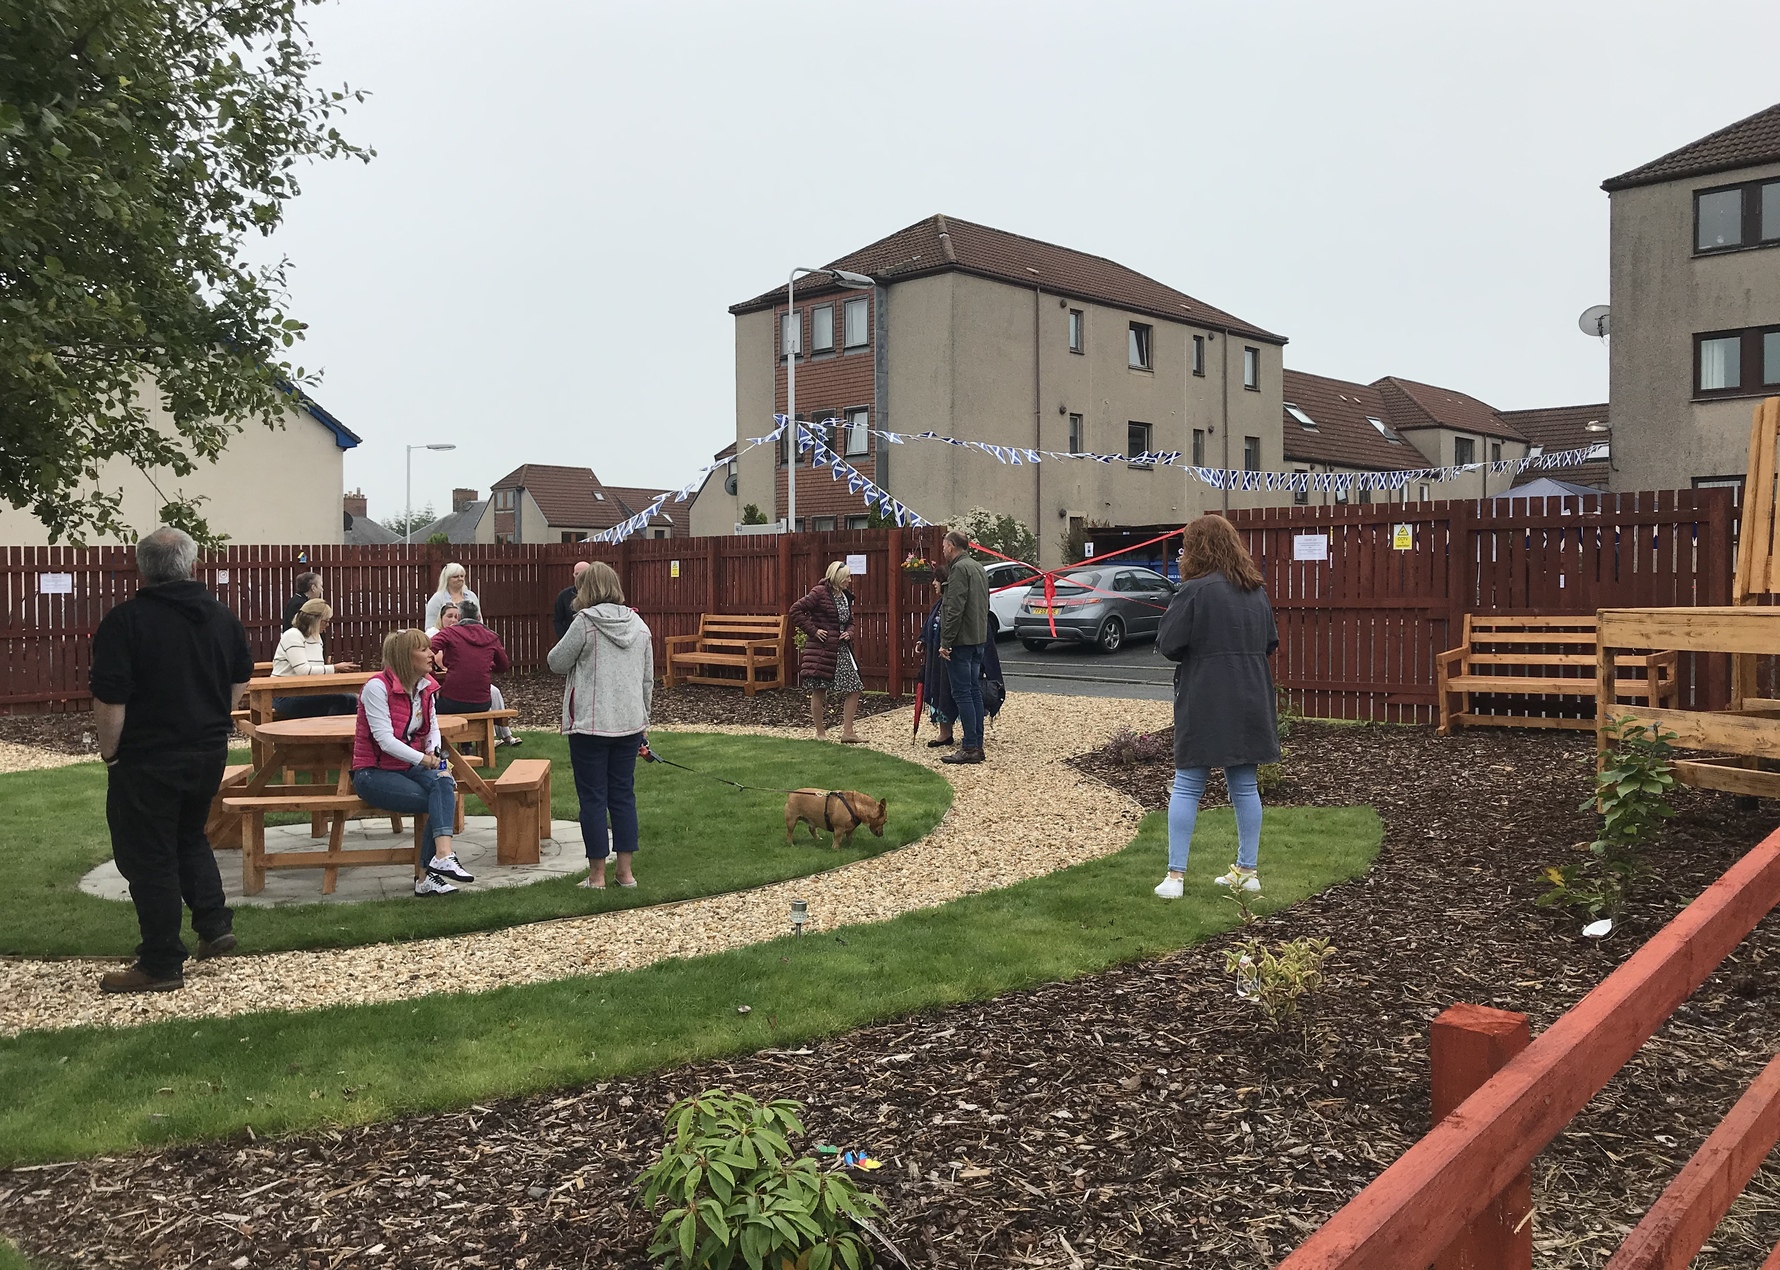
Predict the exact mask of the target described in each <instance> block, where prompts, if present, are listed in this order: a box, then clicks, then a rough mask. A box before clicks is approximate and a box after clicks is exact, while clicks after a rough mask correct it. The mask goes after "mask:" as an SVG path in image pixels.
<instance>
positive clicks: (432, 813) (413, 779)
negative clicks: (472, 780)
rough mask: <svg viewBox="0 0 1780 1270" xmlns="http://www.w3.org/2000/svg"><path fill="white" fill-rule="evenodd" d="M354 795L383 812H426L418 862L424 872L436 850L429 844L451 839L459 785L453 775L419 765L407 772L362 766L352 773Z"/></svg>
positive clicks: (455, 816)
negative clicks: (438, 840) (452, 777)
mask: <svg viewBox="0 0 1780 1270" xmlns="http://www.w3.org/2000/svg"><path fill="white" fill-rule="evenodd" d="M352 792H353V793H355V794H357V795H358V796H359V797H360V798H362V799H364V800H365V802H366V803H367V804H368V805H370V806H372V807H376V808H379V809H381V810H383V811H403V812H407V813H409V814H410V815H419V814H420V813H422V812H425V813H426V836H425V837H424V838H422V839H421V843H422V845H421V848H420V851H419V852H418V853H417V854H418V855H419V860H418V863H419V865H420V867H421V868H422V869H423V870H424V869H425V868H426V864H427V861H429V860H431V859H432V858H433V855H434V853H435V850H436V849H435V848H433V847H431V846H429V845H427V844H430V843H432V842H434V840H435V839H438V838H449V837H450V836H451V830H452V828H453V826H455V825H456V823H457V782H456V781H454V780H452V779H451V773H450V772H448V771H446V772H441V771H439V770H438V769H437V768H435V767H421V766H419V765H418V764H417V765H415V766H413V767H410V768H408V769H407V770H406V771H401V772H397V771H392V770H390V769H388V768H382V767H361V768H359V769H357V770H356V771H354V772H353V774H352Z"/></svg>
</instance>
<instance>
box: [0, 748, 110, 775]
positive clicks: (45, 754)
mask: <svg viewBox="0 0 1780 1270" xmlns="http://www.w3.org/2000/svg"><path fill="white" fill-rule="evenodd" d="M92 758H93V756H92V755H90V754H59V753H57V752H56V751H55V750H46V749H41V748H39V747H38V746H35V745H14V744H13V743H12V742H11V741H0V772H36V771H42V770H43V769H44V768H46V767H67V766H68V765H69V764H70V763H90V762H91V761H92Z"/></svg>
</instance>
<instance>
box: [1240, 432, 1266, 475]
mask: <svg viewBox="0 0 1780 1270" xmlns="http://www.w3.org/2000/svg"><path fill="white" fill-rule="evenodd" d="M1242 466H1243V469H1244V470H1245V471H1249V472H1259V471H1260V470H1261V438H1260V437H1244V438H1242Z"/></svg>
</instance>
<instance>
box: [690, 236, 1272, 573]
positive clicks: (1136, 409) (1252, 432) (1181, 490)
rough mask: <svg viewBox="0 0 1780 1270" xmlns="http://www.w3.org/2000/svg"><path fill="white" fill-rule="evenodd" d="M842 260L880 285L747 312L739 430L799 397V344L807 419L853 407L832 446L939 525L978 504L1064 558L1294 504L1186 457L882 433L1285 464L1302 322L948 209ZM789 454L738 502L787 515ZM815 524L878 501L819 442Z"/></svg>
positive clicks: (860, 519) (807, 506) (812, 290)
mask: <svg viewBox="0 0 1780 1270" xmlns="http://www.w3.org/2000/svg"><path fill="white" fill-rule="evenodd" d="M831 267H833V268H838V269H845V270H849V271H852V272H855V273H863V274H867V275H869V276H870V277H871V278H872V279H873V280H874V281H875V283H876V286H875V287H874V288H873V289H872V290H870V291H851V290H842V289H839V288H837V287H835V286H833V285H832V284H830V283H828V282H827V281H826V280H825V279H823V278H821V277H811V278H808V279H805V280H803V281H801V282H800V283H799V286H798V289H797V313H796V316H795V319H788V318H787V313H786V304H785V291H784V288H783V287H777V288H775V289H773V290H771V291H766V292H763V293H762V294H760V295H758V296H756V297H754V298H753V299H751V300H746V301H743V302H742V303H740V304H737V305H734V306H733V307H732V308H731V309H730V312H731V313H732V314H733V315H734V316H735V331H736V436H737V438H738V444H741V441H742V439H743V438H746V437H750V436H759V435H761V434H763V433H766V432H768V431H770V430H771V428H772V417H773V415H774V414H775V413H782V412H783V411H784V410H785V404H786V373H785V363H784V360H783V359H784V351H785V348H786V347H787V345H789V346H790V347H791V348H792V349H793V350H794V354H795V355H796V357H797V359H798V361H797V413H798V415H799V416H801V417H802V418H804V419H807V420H811V421H818V420H824V419H829V418H833V419H836V420H839V421H840V422H839V424H838V426H835V427H833V428H832V429H831V431H830V433H829V435H828V436H827V438H826V440H827V442H828V444H829V445H830V446H831V447H832V448H833V449H834V451H835V452H836V453H839V454H841V455H843V456H844V457H845V459H846V461H847V462H848V463H849V464H851V465H852V466H853V467H855V468H856V469H857V470H858V471H859V472H860V473H861V474H863V475H864V476H866V477H867V478H869V479H870V480H872V481H873V482H875V483H876V484H878V485H879V486H881V487H882V488H884V489H885V490H887V491H889V492H890V493H891V494H893V495H894V496H895V497H896V498H898V499H900V500H901V501H902V502H903V503H904V504H905V505H907V506H908V507H909V508H911V509H912V510H914V511H915V512H917V513H919V514H920V515H921V516H923V517H925V518H927V519H928V520H932V521H945V520H947V519H948V518H951V517H954V516H957V515H959V514H960V513H963V512H965V511H968V510H970V509H971V508H973V507H989V508H992V509H994V510H996V511H998V512H1002V513H1005V514H1010V515H1013V516H1016V517H1018V518H1019V519H1021V520H1023V521H1025V522H1027V523H1028V524H1029V525H1031V526H1032V528H1033V529H1034V531H1035V532H1036V534H1037V535H1038V540H1039V544H1040V555H1041V559H1042V561H1043V562H1045V563H1057V562H1058V561H1059V555H1058V553H1059V551H1060V546H1059V544H1060V541H1061V539H1062V536H1063V533H1064V532H1065V531H1067V530H1068V529H1069V528H1070V526H1071V525H1072V523H1075V524H1081V525H1096V524H1127V525H1133V524H1157V523H1163V522H1175V523H1179V522H1181V521H1184V520H1187V519H1190V518H1191V517H1193V516H1195V515H1197V514H1199V513H1200V512H1201V511H1204V510H1208V509H1215V508H1218V507H1220V506H1226V505H1227V506H1254V505H1261V504H1263V503H1265V502H1267V501H1269V500H1270V499H1272V500H1276V499H1277V498H1278V496H1277V495H1268V494H1259V493H1257V494H1242V493H1234V492H1232V493H1226V492H1223V491H1219V490H1215V489H1213V488H1211V487H1210V486H1207V485H1204V484H1202V483H1200V482H1198V481H1196V480H1194V479H1193V478H1192V477H1190V476H1188V475H1187V474H1186V473H1185V472H1183V471H1180V470H1177V469H1170V468H1167V467H1154V468H1133V467H1129V466H1127V465H1125V464H1123V463H1118V464H1101V463H1095V462H1092V461H1088V460H1077V461H1069V460H1061V461H1059V460H1046V461H1044V462H1042V463H1038V464H1031V463H1022V464H1019V465H1014V464H1005V465H1004V464H1002V463H999V462H997V461H996V460H995V459H994V458H992V457H990V456H988V455H984V454H980V453H972V452H964V451H960V450H957V449H956V448H954V447H951V446H946V445H942V444H937V443H932V442H909V443H906V444H902V445H892V444H889V443H886V442H884V441H883V440H882V439H880V438H876V437H873V436H872V435H870V432H869V431H868V429H886V430H892V431H895V432H898V433H905V434H907V433H921V432H934V433H937V434H939V435H941V436H951V437H957V438H961V439H964V440H971V441H983V442H987V443H990V444H993V445H1002V446H1009V447H1021V448H1026V449H1034V450H1056V451H1066V452H1094V453H1101V454H1120V455H1136V454H1140V453H1144V452H1150V453H1161V452H1166V451H1177V452H1179V453H1180V454H1181V455H1182V458H1183V460H1184V459H1188V458H1191V459H1192V460H1194V461H1196V462H1198V463H1201V464H1203V465H1205V466H1211V467H1226V468H1237V469H1241V468H1248V469H1250V470H1256V471H1279V470H1281V469H1282V467H1283V461H1284V456H1283V454H1282V452H1281V449H1280V439H1281V434H1280V425H1279V419H1280V410H1281V400H1282V398H1281V380H1280V376H1281V360H1280V358H1281V349H1282V347H1283V346H1284V344H1285V342H1286V341H1285V337H1284V336H1281V335H1276V334H1274V333H1272V332H1270V331H1268V330H1266V329H1264V328H1262V327H1259V326H1256V325H1254V324H1252V323H1249V322H1246V321H1244V320H1243V319H1241V318H1238V317H1236V316H1234V315H1232V314H1230V313H1226V312H1224V311H1223V310H1220V309H1217V308H1214V307H1212V306H1211V305H1208V304H1206V303H1204V302H1203V301H1200V300H1197V299H1195V298H1193V297H1192V296H1190V295H1187V294H1185V293H1184V292H1180V291H1176V290H1174V289H1173V288H1172V287H1168V286H1166V285H1164V284H1163V283H1160V282H1158V281H1156V280H1155V279H1153V278H1148V277H1145V276H1144V275H1143V274H1140V273H1138V272H1136V271H1135V270H1132V269H1128V268H1126V267H1125V266H1123V265H1120V264H1118V263H1116V262H1114V261H1111V260H1107V259H1105V258H1104V257H1100V256H1093V255H1089V254H1088V253H1086V252H1080V251H1074V250H1071V249H1069V248H1067V247H1059V246H1056V245H1054V244H1051V243H1045V242H1040V241H1037V240H1035V239H1031V238H1024V237H1021V236H1020V235H1018V234H1011V233H1007V232H1005V231H1002V230H998V229H991V228H989V227H988V226H984V225H977V224H973V223H971V222H969V221H963V220H958V219H956V218H954V217H947V216H930V217H928V218H927V219H925V220H922V221H919V222H917V223H916V224H914V225H910V226H909V227H907V228H906V229H902V230H899V231H897V232H896V233H894V234H891V235H890V236H889V237H887V238H883V239H880V240H879V241H877V242H875V243H872V244H870V245H868V246H866V247H862V248H860V249H859V250H858V251H855V252H852V253H851V254H849V255H846V256H843V257H842V258H840V259H839V260H836V261H834V262H833V264H832V266H831ZM786 457H787V454H786V448H785V447H783V446H781V447H779V449H778V452H777V453H776V454H775V453H774V451H773V449H772V448H771V447H758V448H756V449H753V450H748V451H746V452H745V453H742V454H740V456H739V458H738V460H737V494H736V496H735V500H734V501H735V505H736V506H741V505H745V504H747V503H756V504H758V505H759V506H760V507H761V509H762V510H763V511H765V512H766V513H767V515H768V518H769V519H772V520H777V519H779V518H780V517H782V516H784V515H785V511H786V501H787V499H786V474H787V468H786ZM725 514H726V515H727V514H728V513H725ZM797 519H798V527H799V528H803V529H812V530H814V529H834V528H847V527H849V526H854V527H857V526H862V525H863V524H864V523H865V519H866V507H865V505H864V503H863V501H862V500H861V499H860V498H859V497H858V496H857V495H854V494H849V493H848V490H847V485H846V482H845V481H835V480H833V479H832V477H831V475H830V473H829V472H827V471H812V469H811V468H810V466H809V461H808V458H807V456H806V457H805V459H804V460H803V463H802V464H801V465H800V468H799V471H798V490H797ZM700 523H701V524H702V523H704V520H703V518H702V517H701V519H700ZM710 523H712V524H715V523H717V518H716V516H715V515H713V516H712V517H711V520H710Z"/></svg>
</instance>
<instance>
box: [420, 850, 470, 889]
mask: <svg viewBox="0 0 1780 1270" xmlns="http://www.w3.org/2000/svg"><path fill="white" fill-rule="evenodd" d="M426 871H427V873H428V874H429V875H431V876H434V877H439V878H450V879H451V880H452V881H453V882H474V881H475V880H476V876H475V874H473V873H471V872H470V871H469V870H468V869H466V868H464V866H463V865H461V864H459V863H458V862H457V853H456V852H453V853H452V854H450V855H448V856H435V857H433V858H432V859H431V860H428V861H427V863H426Z"/></svg>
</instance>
